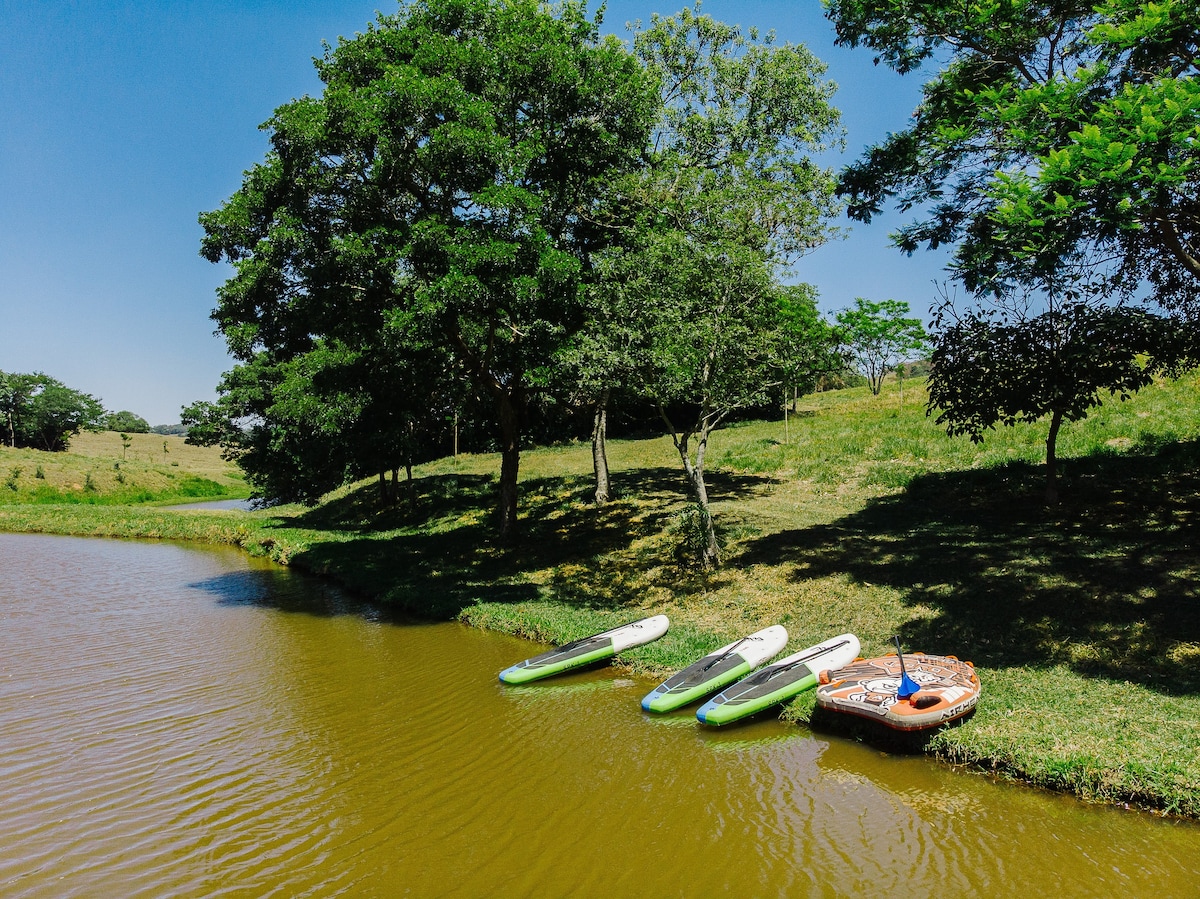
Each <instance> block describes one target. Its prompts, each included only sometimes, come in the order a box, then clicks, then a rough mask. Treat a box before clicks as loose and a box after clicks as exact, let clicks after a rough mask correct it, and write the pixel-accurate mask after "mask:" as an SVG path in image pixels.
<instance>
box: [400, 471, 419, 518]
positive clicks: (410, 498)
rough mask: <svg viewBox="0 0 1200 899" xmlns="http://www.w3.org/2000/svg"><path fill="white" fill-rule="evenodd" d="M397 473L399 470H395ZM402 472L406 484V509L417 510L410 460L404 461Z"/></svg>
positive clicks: (415, 486)
mask: <svg viewBox="0 0 1200 899" xmlns="http://www.w3.org/2000/svg"><path fill="white" fill-rule="evenodd" d="M397 474H399V472H397ZM404 474H405V476H406V484H407V486H408V511H409V512H415V511H417V485H416V482H414V481H413V475H412V460H411V459H410V460H408V461H407V462H405V463H404Z"/></svg>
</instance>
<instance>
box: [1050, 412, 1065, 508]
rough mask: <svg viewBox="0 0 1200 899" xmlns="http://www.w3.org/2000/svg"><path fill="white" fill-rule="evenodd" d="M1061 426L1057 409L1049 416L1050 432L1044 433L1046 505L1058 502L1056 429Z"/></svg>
mask: <svg viewBox="0 0 1200 899" xmlns="http://www.w3.org/2000/svg"><path fill="white" fill-rule="evenodd" d="M1061 426H1062V412H1060V411H1058V410H1057V409H1056V410H1055V411H1054V414H1053V415H1051V416H1050V433H1049V434H1047V435H1046V505H1048V506H1053V505H1055V504H1056V503H1058V457H1057V456H1056V455H1055V449H1056V444H1057V443H1058V429H1059V428H1060V427H1061Z"/></svg>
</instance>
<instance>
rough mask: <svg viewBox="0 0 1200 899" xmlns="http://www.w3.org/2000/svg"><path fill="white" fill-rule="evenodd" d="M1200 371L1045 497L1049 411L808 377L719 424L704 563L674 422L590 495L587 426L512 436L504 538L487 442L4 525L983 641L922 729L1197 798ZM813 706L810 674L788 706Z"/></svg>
mask: <svg viewBox="0 0 1200 899" xmlns="http://www.w3.org/2000/svg"><path fill="white" fill-rule="evenodd" d="M1198 386H1200V379H1198V378H1197V377H1196V376H1194V375H1192V376H1189V377H1187V378H1184V379H1182V380H1180V381H1177V382H1164V383H1160V384H1155V385H1153V386H1152V387H1150V388H1147V389H1146V390H1144V391H1143V392H1142V393H1141V394H1139V395H1138V396H1137V397H1135V398H1134V399H1133V400H1131V401H1129V402H1126V403H1119V402H1116V401H1113V402H1109V403H1106V404H1105V405H1104V406H1103V407H1102V408H1101V409H1098V410H1096V411H1095V412H1094V413H1093V415H1092V416H1091V417H1090V418H1089V419H1088V420H1087V421H1084V422H1077V423H1071V424H1067V425H1065V426H1064V428H1063V432H1062V434H1061V436H1060V440H1059V456H1060V459H1061V484H1060V494H1061V501H1060V503H1059V504H1058V505H1057V506H1054V507H1049V508H1047V507H1045V506H1044V505H1043V504H1042V502H1041V497H1042V490H1043V472H1042V469H1041V461H1042V458H1043V455H1044V452H1045V446H1044V440H1045V425H1044V424H1037V425H1032V426H1025V425H1022V426H1019V427H1016V428H1006V429H1000V430H998V431H996V432H994V433H990V434H989V435H988V437H987V439H986V440H985V441H984V443H983V444H982V445H974V444H972V443H971V442H970V441H968V440H964V439H953V440H952V439H949V438H947V437H946V436H945V434H944V433H943V431H942V430H941V429H940V428H939V427H938V426H936V425H935V424H933V422H932V421H931V420H930V419H928V418H927V417H926V416H925V413H924V406H923V403H924V397H923V395H921V393H920V388H919V384H918V383H916V382H914V381H912V380H909V381H906V383H905V389H904V402H903V404H901V403H900V401H899V397H898V395H897V393H896V391H895V388H894V386H893V385H888V387H887V388H885V392H884V394H883V395H882V396H879V397H873V396H871V395H870V394H869V393H868V392H867V391H866V390H865V389H861V388H856V389H852V390H845V391H838V392H833V393H827V394H821V395H818V396H815V397H810V398H807V399H806V400H805V401H803V402H802V403H801V404H800V407H799V409H798V410H797V413H796V414H795V415H793V416H790V417H789V422H788V424H787V426H786V429H785V425H784V423H783V422H782V421H775V422H754V423H748V424H741V425H737V426H733V427H729V428H727V429H724V430H722V431H720V432H718V433H717V434H715V435H714V436H713V439H712V442H711V446H710V450H709V459H710V463H709V465H710V471H709V475H710V477H709V482H710V486H711V495H712V497H713V501H714V511H715V514H716V520H717V523H718V526H719V528H720V531H721V534H722V539H723V542H724V554H725V560H726V562H725V565H724V566H723V567H722V568H721V569H720V570H719V571H717V572H715V573H712V574H707V575H706V574H704V573H702V572H699V571H697V570H695V569H693V568H692V567H690V566H689V565H688V564H687V558H686V554H684V553H682V552H681V551H680V542H681V536H680V532H679V522H680V521H681V516H683V515H684V513H685V510H686V503H685V502H684V499H683V494H682V489H681V488H682V486H683V479H682V474H681V472H680V470H679V464H678V460H677V459H676V458H675V456H674V451H673V448H672V447H671V445H670V443H669V441H667V440H665V439H658V440H640V441H633V440H630V441H614V442H613V443H612V445H611V446H610V447H609V459H610V462H611V464H612V469H613V486H614V490H615V497H616V498H615V499H614V501H613V502H611V503H610V504H608V505H606V506H604V507H603V508H599V509H598V508H596V507H595V506H594V505H593V504H592V503H591V501H590V496H591V492H592V484H591V477H590V469H591V456H590V448H589V447H588V446H587V445H585V444H577V445H572V446H562V447H554V448H548V449H542V450H537V451H531V452H527V453H525V454H524V455H523V457H522V469H521V471H522V481H521V490H522V497H521V515H522V526H523V533H522V535H521V537H520V538H519V539H518V540H517V541H515V542H513V543H510V544H501V543H499V542H497V541H496V539H495V536H494V528H493V527H492V524H491V521H492V505H493V502H494V498H495V488H496V485H495V476H496V473H497V472H498V470H499V460H498V458H497V457H496V456H483V455H481V456H462V457H459V458H458V459H444V460H441V461H439V462H437V463H433V464H430V465H427V466H423V467H422V468H421V469H419V470H418V472H417V473H418V479H417V482H416V483H417V487H418V500H417V504H416V507H415V509H409V508H407V507H400V508H383V507H380V505H379V504H378V502H377V499H376V492H375V488H374V486H373V485H372V484H369V483H364V484H360V485H355V486H353V487H350V488H346V489H344V490H341V491H338V492H337V493H336V494H334V495H332V496H330V497H329V498H328V499H327V501H326V502H324V503H323V504H322V505H321V506H319V507H317V508H315V509H311V510H309V509H303V508H299V507H284V508H277V509H273V510H269V511H265V512H258V513H253V514H251V515H240V516H217V515H213V514H211V513H198V512H194V513H186V512H185V513H171V512H163V511H155V510H146V509H136V508H130V509H121V508H118V507H99V506H95V507H92V506H74V507H72V506H67V505H65V504H59V505H51V506H35V505H32V504H29V503H16V504H12V503H10V504H8V505H0V527H2V528H6V529H12V530H48V531H52V532H55V533H94V534H108V535H113V536H124V535H130V536H132V535H142V534H146V535H151V536H162V537H169V538H172V539H202V540H215V541H223V542H230V543H235V544H239V545H243V546H246V547H247V548H248V549H249V550H251V551H253V552H261V553H266V554H269V555H271V556H272V557H273V558H276V559H279V560H280V561H284V562H288V563H289V564H292V565H295V566H298V567H303V568H306V569H308V570H311V571H314V572H318V573H322V574H325V575H328V576H331V577H335V578H337V579H338V580H339V581H340V582H342V583H343V584H345V585H346V586H348V587H349V588H351V589H353V590H355V591H358V592H360V593H362V594H364V595H368V596H372V597H376V598H381V599H384V600H386V601H389V602H392V603H395V604H397V605H398V606H401V607H403V608H405V609H407V610H409V611H413V612H417V613H420V614H423V615H427V616H432V617H438V618H453V617H460V618H462V619H463V620H466V621H468V622H470V623H472V624H475V625H477V626H480V627H487V628H492V629H496V630H503V631H505V632H508V633H513V634H520V635H525V636H528V637H532V638H534V639H537V640H541V641H544V642H546V643H557V642H564V641H566V640H569V639H573V638H575V637H578V636H581V635H583V634H585V633H589V632H592V631H595V630H599V629H602V628H604V627H607V626H610V625H611V624H614V623H617V622H620V621H625V620H629V619H630V618H633V617H637V616H640V615H644V614H651V613H657V612H665V613H666V614H668V615H670V617H671V621H672V627H671V630H670V632H669V633H668V634H667V636H666V637H664V638H663V639H662V640H660V641H658V642H656V643H654V644H651V645H649V646H646V647H642V648H639V649H637V650H635V651H632V652H630V653H628V654H623V655H622V660H623V662H624V663H625V664H628V665H629V666H631V667H632V668H633V669H634V670H637V671H641V672H645V673H648V674H660V673H663V672H665V671H669V670H671V669H674V668H678V667H681V666H682V665H684V664H686V663H688V662H690V661H691V660H693V659H694V658H695V657H697V656H698V655H700V654H701V653H703V652H704V651H707V650H709V649H711V648H713V647H715V646H717V645H719V644H720V643H722V642H727V641H729V640H732V639H735V638H736V637H738V636H741V635H744V634H745V633H747V632H749V631H750V630H755V629H758V628H760V627H764V626H766V625H768V624H772V623H782V624H784V625H786V626H787V628H788V632H789V634H790V636H791V642H790V646H791V647H793V648H795V647H799V646H804V645H808V644H810V643H813V642H816V641H817V640H819V639H822V638H824V637H826V636H828V635H830V634H833V633H839V632H842V631H847V630H850V631H854V632H855V633H856V634H858V636H859V638H860V639H861V641H862V644H863V649H864V652H866V653H868V654H874V653H879V652H884V651H886V650H887V648H888V646H889V640H890V638H891V636H892V635H893V634H898V635H900V637H901V640H902V641H903V643H904V645H905V647H906V648H908V649H912V650H924V651H926V652H933V653H949V654H954V655H958V656H960V657H962V658H966V659H970V660H972V661H974V662H975V663H976V665H977V666H978V670H979V673H980V677H981V680H982V682H983V686H984V695H983V700H982V702H981V703H980V706H979V709H978V711H977V713H976V714H975V715H974V716H973V717H972V718H971V719H969V720H968V721H967V722H965V723H964V724H962V726H960V727H956V728H953V729H949V730H946V731H943V732H941V733H940V734H938V735H937V737H936V738H935V739H934V740H933V741H932V742H931V743H930V744H929V745H928V747H927V749H928V751H930V752H932V753H934V754H936V755H937V756H939V757H941V758H944V759H947V760H949V761H952V762H955V763H967V764H971V765H973V766H977V767H981V768H984V769H987V770H991V771H995V772H997V773H998V774H1000V775H1002V776H1007V777H1012V778H1015V779H1019V780H1023V781H1027V782H1030V783H1034V784H1038V785H1041V786H1046V787H1049V788H1053V789H1057V790H1063V791H1066V792H1071V793H1074V794H1076V795H1078V796H1081V797H1085V798H1088V799H1094V800H1099V801H1105V802H1114V803H1132V804H1138V805H1142V806H1147V807H1151V808H1156V809H1160V810H1163V811H1167V812H1171V813H1175V814H1180V815H1185V816H1190V817H1200V668H1198V666H1200V590H1198V588H1197V586H1196V585H1197V584H1198V583H1200V549H1198V548H1197V546H1196V541H1195V540H1194V534H1195V532H1196V523H1197V521H1198V520H1200V402H1198V401H1197V387H1198ZM116 452H117V454H118V455H119V453H120V447H119V443H118V446H117V448H116ZM173 452H174V451H173V450H172V453H173ZM43 464H45V463H43ZM109 465H110V468H111V462H110V464H109ZM101 467H102V466H101ZM8 469H9V460H8V459H6V458H4V457H2V456H0V474H7V473H8ZM183 473H184V474H194V476H196V477H203V478H207V479H209V480H213V481H214V482H217V483H222V482H221V480H220V477H219V476H218V475H216V474H214V472H212V471H208V472H207V473H206V472H200V471H197V472H189V471H188V470H187V469H184V472H183ZM25 478H26V475H25V474H22V475H21V476H20V478H18V481H19V482H20V483H21V484H22V485H23V483H24V479H25ZM231 488H232V483H231ZM4 489H5V488H4V487H3V486H2V485H0V497H2V496H3V493H4ZM99 492H100V493H101V494H103V490H101V491H99ZM0 502H3V500H2V499H0ZM811 710H812V698H811V695H810V696H808V697H805V698H802V699H801V700H798V701H797V702H796V703H793V704H792V705H791V706H790V707H789V708H787V709H786V710H785V711H784V716H785V717H786V718H789V719H791V720H794V721H798V722H806V721H807V720H808V719H809V715H810V712H811Z"/></svg>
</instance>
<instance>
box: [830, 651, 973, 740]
mask: <svg viewBox="0 0 1200 899" xmlns="http://www.w3.org/2000/svg"><path fill="white" fill-rule="evenodd" d="M820 680H821V683H820V685H819V686H818V687H817V706H818V708H820V709H824V710H825V711H828V712H839V713H844V714H847V715H853V716H856V717H858V718H865V719H867V720H870V721H877V722H879V723H880V724H883V725H885V726H887V727H890V728H892V729H894V730H898V731H921V730H926V729H929V728H934V727H938V726H940V725H943V724H947V723H949V722H951V721H954V720H955V719H957V718H962V717H963V716H964V715H967V714H968V713H970V712H971V710H972V709H974V708H975V705H976V703H978V702H979V693H980V685H979V676H978V675H977V674H976V673H975V667H974V666H973V665H972V664H971V663H970V662H962V661H959V660H958V659H957V658H956V657H954V656H934V655H926V654H925V653H923V652H916V653H905V654H900V653H899V651H897V653H896V654H894V655H886V656H881V657H879V658H873V659H857V660H855V661H854V662H852V663H851V664H849V665H847V666H845V667H843V668H839V669H836V670H830V671H827V672H823V673H822V675H821V678H820Z"/></svg>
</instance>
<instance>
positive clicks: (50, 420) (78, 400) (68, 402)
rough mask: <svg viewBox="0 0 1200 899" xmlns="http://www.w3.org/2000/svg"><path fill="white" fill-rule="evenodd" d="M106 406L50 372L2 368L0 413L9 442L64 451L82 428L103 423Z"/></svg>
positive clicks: (98, 425)
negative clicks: (24, 371)
mask: <svg viewBox="0 0 1200 899" xmlns="http://www.w3.org/2000/svg"><path fill="white" fill-rule="evenodd" d="M105 414H106V413H105V411H104V406H103V405H102V404H101V402H100V400H98V399H96V397H94V396H92V395H91V394H90V393H83V392H82V391H79V390H74V389H72V388H70V387H68V386H67V385H66V384H64V383H63V382H62V381H59V380H58V379H56V378H52V377H50V376H49V375H45V374H42V373H41V372H34V373H33V374H18V373H13V374H8V373H5V372H0V415H3V419H4V431H5V434H4V440H5V442H7V443H8V445H9V446H26V447H32V448H34V449H40V450H46V451H47V452H63V451H64V450H66V449H67V447H68V445H69V444H70V442H71V438H72V437H74V436H75V435H76V434H78V433H79V432H80V431H83V430H99V429H100V428H102V427H103V423H104V417H105Z"/></svg>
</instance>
